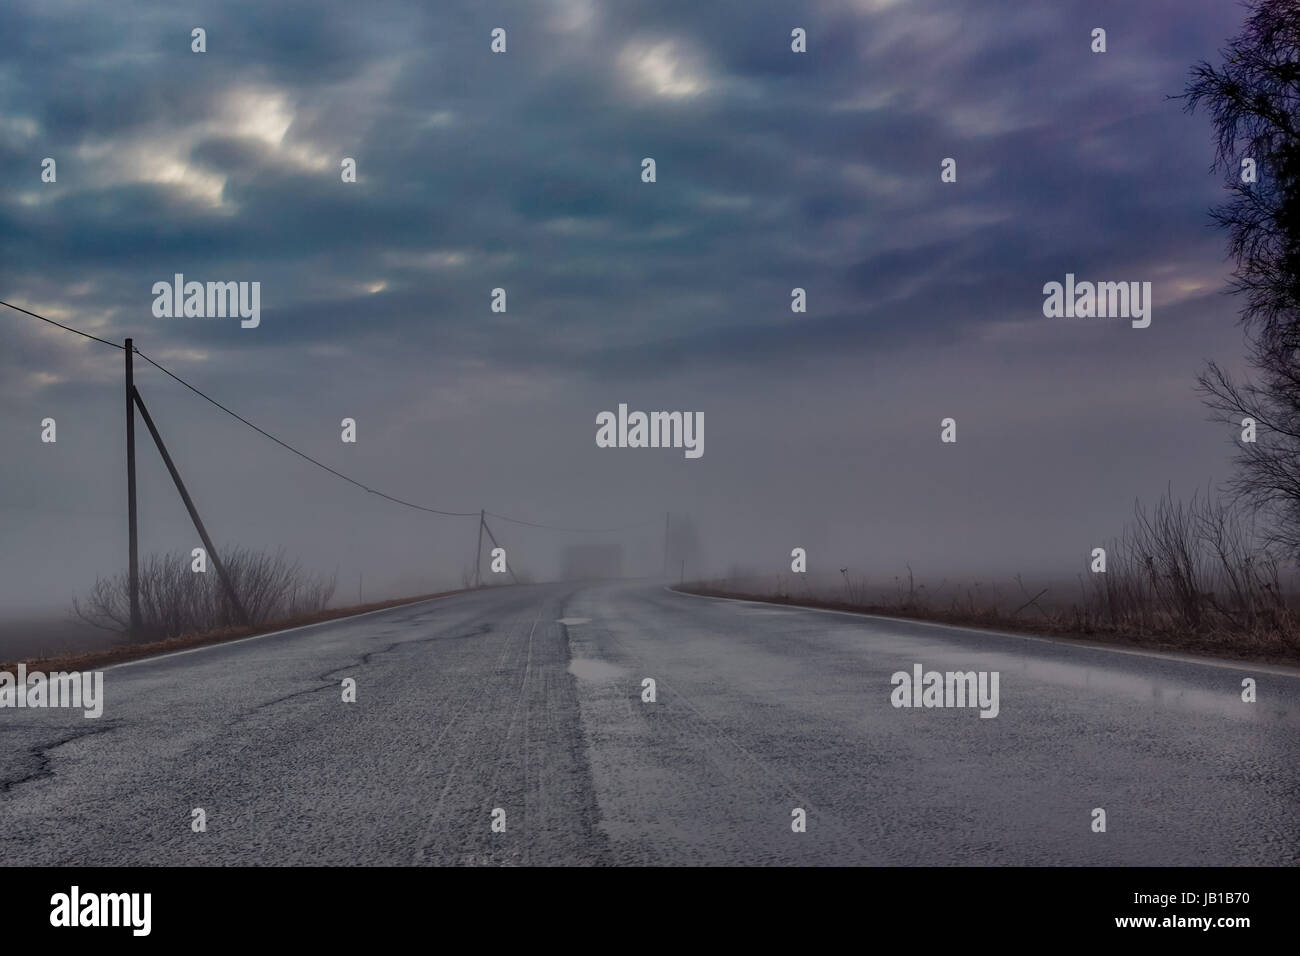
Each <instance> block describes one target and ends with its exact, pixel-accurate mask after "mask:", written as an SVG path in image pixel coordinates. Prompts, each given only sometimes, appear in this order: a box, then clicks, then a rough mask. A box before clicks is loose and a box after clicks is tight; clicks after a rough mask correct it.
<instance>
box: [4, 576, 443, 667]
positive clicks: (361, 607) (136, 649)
mask: <svg viewBox="0 0 1300 956" xmlns="http://www.w3.org/2000/svg"><path fill="white" fill-rule="evenodd" d="M461 593H463V592H462V591H460V590H456V591H439V592H437V593H434V594H421V595H419V596H418V597H409V598H398V599H396V600H392V601H378V602H375V603H373V604H357V605H353V606H352V607H345V608H332V609H330V610H328V611H326V610H317V611H312V612H309V613H302V614H297V615H293V616H290V617H286V618H282V619H278V620H275V621H266V622H263V623H262V624H259V625H254V626H253V627H222V628H217V629H214V630H209V631H205V632H202V633H194V634H183V635H179V636H177V637H169V638H164V639H162V640H156V641H151V642H149V643H144V644H119V645H117V646H115V647H110V648H105V649H103V650H96V651H84V652H78V653H73V654H59V655H56V656H53V657H41V658H30V659H26V660H24V661H22V662H21V663H24V664H26V665H27V669H28V670H29V671H30V670H40V671H45V672H49V671H69V670H80V671H84V670H94V669H95V668H98V667H107V666H108V665H110V664H120V663H121V662H123V661H130V660H138V659H139V658H142V657H153V656H154V655H156V654H166V653H168V652H170V651H182V650H188V649H189V648H192V647H205V646H207V645H209V644H224V643H225V642H227V641H237V640H239V639H240V638H243V637H253V636H255V635H257V634H266V633H268V632H270V631H278V630H284V629H287V628H291V627H301V626H303V625H305V624H318V623H320V622H322V621H333V620H336V619H338V618H345V617H353V616H355V615H357V614H365V613H366V612H368V611H381V610H383V609H384V608H390V607H401V606H402V605H404V604H417V603H419V602H420V601H427V600H429V599H431V598H437V597H446V596H448V595H451V594H461ZM18 663H19V662H18V661H14V662H13V663H5V664H0V671H9V672H10V673H11V674H12V673H16V671H17V666H18Z"/></svg>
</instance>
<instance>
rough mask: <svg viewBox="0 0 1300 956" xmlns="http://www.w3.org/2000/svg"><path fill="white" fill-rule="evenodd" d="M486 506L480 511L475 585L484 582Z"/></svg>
mask: <svg viewBox="0 0 1300 956" xmlns="http://www.w3.org/2000/svg"><path fill="white" fill-rule="evenodd" d="M485 511H486V509H484V508H480V509H479V513H478V550H477V551H475V552H474V587H478V586H479V585H480V584H482V582H483V514H484V512H485Z"/></svg>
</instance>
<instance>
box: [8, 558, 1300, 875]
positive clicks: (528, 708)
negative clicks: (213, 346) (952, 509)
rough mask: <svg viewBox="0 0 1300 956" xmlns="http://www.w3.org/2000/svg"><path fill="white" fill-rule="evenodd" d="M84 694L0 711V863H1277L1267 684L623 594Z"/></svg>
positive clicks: (366, 619)
mask: <svg viewBox="0 0 1300 956" xmlns="http://www.w3.org/2000/svg"><path fill="white" fill-rule="evenodd" d="M561 622H564V623H561ZM916 664H920V665H921V666H922V668H923V669H924V670H926V671H929V670H937V671H941V672H946V671H977V672H979V671H985V672H997V673H998V674H999V708H998V715H997V716H996V718H992V719H986V718H981V717H980V716H979V711H978V710H977V709H973V708H969V707H967V708H901V707H894V706H893V705H892V704H891V692H893V690H894V685H893V684H892V683H891V675H892V674H894V673H895V672H898V671H903V672H907V673H911V671H912V669H913V667H914V665H916ZM348 677H350V678H353V679H355V681H356V684H357V693H356V698H357V699H356V702H355V703H347V702H344V701H343V695H342V693H341V684H342V681H343V680H344V678H348ZM1247 677H1250V678H1253V679H1254V680H1255V681H1256V682H1257V691H1256V692H1257V697H1258V699H1257V701H1256V702H1255V703H1246V702H1243V701H1242V680H1243V679H1244V678H1247ZM646 678H651V679H653V680H654V682H655V700H654V701H653V702H649V701H646V700H643V686H644V685H643V681H644V680H645V679H646ZM104 687H105V689H104V695H105V706H104V715H103V717H101V718H99V719H85V718H84V717H83V716H82V715H81V712H80V711H68V710H29V709H24V710H16V709H0V754H3V755H4V759H3V762H2V763H0V853H2V854H3V858H4V860H5V861H6V862H8V863H11V864H31V865H68V866H83V865H121V864H170V865H221V864H255V865H257V864H264V865H286V864H327V865H371V864H398V865H483V864H488V865H501V864H505V865H512V864H513V865H555V864H568V865H613V864H652V865H684V864H798V865H804V864H920V865H948V864H960V865H980V864H992V865H999V864H1028V865H1059V864H1067V865H1106V864H1111V865H1182V864H1189V865H1190V864H1195V865H1246V864H1252V865H1294V864H1296V863H1297V862H1300V769H1298V768H1300V759H1297V758H1300V676H1297V675H1295V674H1293V673H1290V672H1286V671H1284V670H1281V669H1271V668H1262V667H1261V668H1257V669H1255V668H1245V669H1243V668H1242V667H1240V666H1234V665H1216V664H1207V663H1199V662H1191V661H1183V660H1170V659H1162V658H1160V657H1157V656H1149V655H1140V654H1126V653H1121V652H1117V651H1111V650H1105V649H1099V648H1090V647H1078V646H1073V645H1069V644H1061V643H1056V642H1051V641H1043V640H1033V639H1027V638H1023V637H1017V636H1014V635H997V634H986V633H980V632H975V631H970V630H964V629H960V628H949V627H942V626H936V625H927V624H921V623H914V622H902V621H893V620H886V619H881V618H868V617H860V616H855V615H847V614H837V613H833V612H825V611H814V610H804V609H798V608H790V607H777V606H768V605H761V604H754V603H747V602H735V601H722V600H714V599H706V598H699V597H693V596H689V595H682V594H677V593H674V592H671V591H667V590H665V589H664V588H663V587H661V586H660V585H658V584H647V583H630V582H629V583H609V584H587V585H579V584H552V585H535V586H527V587H514V588H500V589H490V590H486V591H481V592H477V593H473V594H466V595H458V596H453V597H449V598H444V599H440V600H436V601H432V602H428V603H424V604H420V605H411V606H407V607H401V608H394V609H390V610H386V611H381V612H376V613H373V614H370V615H366V616H363V617H359V618H354V619H349V620H343V621H335V622H329V623H326V624H323V625H316V626H313V627H310V628H304V629H300V630H296V631H291V632H286V633H282V634H277V635H272V636H267V637H262V638H255V639H251V640H247V641H243V642H239V643H235V644H229V645H221V646H216V647H211V648H205V649H202V650H198V651H194V652H187V653H182V654H176V655H172V656H168V657H162V658H155V659H151V660H148V661H141V662H135V663H131V664H127V665H119V666H116V667H112V668H109V669H107V670H106V671H105V673H104ZM197 808H202V809H203V811H204V814H205V817H206V830H205V831H204V832H195V831H194V829H193V827H192V826H191V822H192V820H193V811H194V810H195V809H197ZM497 808H499V809H500V810H502V811H504V825H505V832H494V830H493V811H494V810H495V809H497ZM1095 808H1102V809H1104V810H1105V814H1106V831H1105V832H1104V833H1103V832H1094V831H1093V821H1094V813H1093V811H1094V809H1095ZM796 809H801V810H803V811H804V814H805V815H806V832H795V831H794V829H793V828H792V821H793V820H794V819H795V817H794V816H793V815H792V814H793V812H794V811H795V810H796ZM497 819H498V820H500V819H502V815H500V814H498V815H497Z"/></svg>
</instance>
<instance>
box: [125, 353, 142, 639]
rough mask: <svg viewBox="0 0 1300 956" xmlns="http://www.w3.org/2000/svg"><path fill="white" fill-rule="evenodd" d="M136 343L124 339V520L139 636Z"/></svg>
mask: <svg viewBox="0 0 1300 956" xmlns="http://www.w3.org/2000/svg"><path fill="white" fill-rule="evenodd" d="M134 352H135V346H134V345H133V344H132V341H131V340H130V339H127V340H126V520H127V524H128V525H129V526H130V530H129V532H128V533H129V536H130V538H129V540H130V544H129V545H128V547H127V550H128V557H127V561H128V563H129V565H130V566H129V568H128V569H127V578H128V587H129V588H130V591H131V637H132V638H136V639H138V638H139V636H140V632H141V630H142V625H141V623H140V539H139V532H138V530H137V527H136V512H135V371H134V369H133V368H132V365H131V356H132V354H133V353H134Z"/></svg>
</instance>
